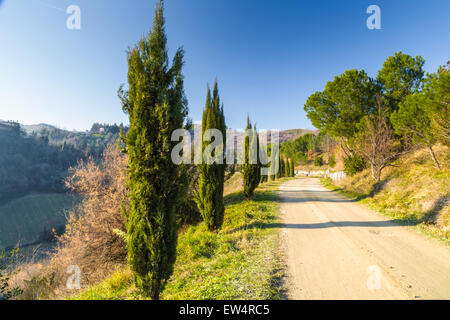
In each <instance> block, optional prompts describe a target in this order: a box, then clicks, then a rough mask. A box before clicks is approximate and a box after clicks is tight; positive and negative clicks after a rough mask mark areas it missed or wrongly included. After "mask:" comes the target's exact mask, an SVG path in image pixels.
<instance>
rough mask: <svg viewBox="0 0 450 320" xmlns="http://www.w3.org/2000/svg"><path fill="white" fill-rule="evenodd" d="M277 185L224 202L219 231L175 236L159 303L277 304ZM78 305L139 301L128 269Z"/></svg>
mask: <svg viewBox="0 0 450 320" xmlns="http://www.w3.org/2000/svg"><path fill="white" fill-rule="evenodd" d="M278 184H279V182H276V183H269V184H266V185H264V186H263V187H261V188H259V189H257V191H256V193H255V197H254V199H253V200H251V201H247V200H245V199H244V197H243V194H242V192H236V193H233V194H230V195H228V196H226V197H225V204H226V212H225V220H224V225H223V228H222V230H221V231H220V232H219V233H214V232H210V231H208V230H207V229H206V227H205V225H204V224H203V223H200V224H198V225H196V226H189V227H186V228H185V229H184V230H181V231H180V234H179V238H178V246H177V261H176V264H175V268H174V274H173V276H172V277H171V279H170V280H169V281H168V283H167V285H166V288H165V290H164V291H163V292H162V294H161V299H165V300H167V299H170V300H178V299H190V300H204V299H208V300H210V299H256V300H260V299H279V298H282V297H283V289H282V286H281V281H280V279H281V278H282V275H283V263H282V258H281V253H280V249H279V229H278V228H277V223H278V210H279V207H278V202H277V200H278V199H277V196H276V193H275V190H276V187H277V186H278ZM71 298H72V299H80V300H105V299H141V298H142V297H141V296H139V294H137V293H136V290H135V288H134V285H133V277H132V274H131V272H130V271H129V269H128V268H127V267H122V268H121V269H118V270H117V271H116V272H115V273H114V274H113V275H112V276H111V277H110V278H108V279H106V280H105V281H103V282H102V283H100V284H99V285H96V286H93V287H90V288H87V289H85V290H84V291H82V292H81V293H80V294H79V295H77V296H75V297H71Z"/></svg>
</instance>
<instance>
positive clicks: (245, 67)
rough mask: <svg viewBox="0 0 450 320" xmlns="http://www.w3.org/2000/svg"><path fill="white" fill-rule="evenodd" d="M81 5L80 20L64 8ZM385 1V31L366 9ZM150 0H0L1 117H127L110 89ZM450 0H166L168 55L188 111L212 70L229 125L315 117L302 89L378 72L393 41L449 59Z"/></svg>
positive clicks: (297, 122) (147, 22) (303, 121)
mask: <svg viewBox="0 0 450 320" xmlns="http://www.w3.org/2000/svg"><path fill="white" fill-rule="evenodd" d="M71 4H76V5H78V6H79V7H80V8H81V30H76V31H71V30H68V29H67V28H66V20H67V17H68V14H66V13H65V10H66V8H67V7H68V6H69V5H71ZM371 4H376V5H378V6H380V8H381V15H382V16H381V24H382V30H368V29H367V27H366V19H367V17H368V16H369V15H368V14H366V9H367V7H368V6H369V5H371ZM154 5H155V0H145V1H144V0H128V1H118V0H114V1H111V0H70V1H66V0H0V119H3V120H16V121H20V122H22V123H25V124H32V123H41V122H45V123H49V124H54V125H57V126H59V127H61V128H66V129H70V130H71V129H77V130H86V129H88V128H90V127H91V125H92V123H93V122H107V123H114V122H117V123H120V122H124V123H126V122H127V117H126V116H125V115H124V114H123V113H122V110H121V107H120V104H119V100H118V98H117V96H116V92H117V89H118V88H119V85H120V84H121V83H124V82H126V73H127V65H126V50H127V48H128V47H129V46H133V45H134V44H135V43H136V41H137V40H138V39H139V38H140V36H141V35H142V34H144V33H146V32H147V31H148V30H149V29H150V28H151V25H152V21H153V14H154ZM449 12H450V1H448V0H432V1H417V0H396V1H375V0H371V1H365V0H355V1H324V0H310V1H301V0H297V1H275V0H272V1H264V0H214V1H212V0H190V1H186V0H167V1H166V24H167V26H166V30H167V34H168V41H169V46H170V55H171V57H172V56H173V53H174V51H175V50H176V48H177V47H178V46H180V45H183V46H184V48H185V50H186V57H185V58H186V65H185V69H184V74H185V78H186V85H185V90H186V94H187V97H188V99H189V108H190V117H191V118H192V119H193V120H194V121H198V120H200V119H201V112H202V108H203V106H204V100H205V91H206V83H207V82H209V83H212V82H213V81H214V78H215V77H216V76H217V77H218V79H219V85H220V87H219V89H220V92H221V97H222V101H223V102H224V104H225V112H226V121H227V125H228V126H229V127H233V128H243V127H244V126H245V117H246V114H247V113H250V116H251V118H252V119H253V120H254V121H256V122H257V124H258V128H260V129H275V128H277V129H289V128H312V126H311V124H310V122H309V120H308V119H307V118H306V115H305V113H304V111H303V104H304V102H305V101H306V99H307V97H308V96H309V95H310V94H311V93H313V92H314V91H317V90H322V89H323V87H324V85H325V83H326V82H327V81H329V80H331V79H332V78H333V77H334V76H335V75H338V74H340V73H342V72H343V71H345V70H347V69H352V68H358V69H365V70H366V71H367V72H368V73H369V75H371V76H375V75H376V72H377V70H379V69H380V68H381V65H382V63H383V61H384V60H385V59H386V57H387V56H389V55H392V54H393V53H394V52H396V51H399V50H401V51H403V52H405V53H408V54H411V55H414V56H415V55H422V56H423V57H424V58H425V60H426V65H425V69H426V70H427V71H430V72H434V71H435V70H436V69H437V68H438V66H439V65H441V64H444V63H445V62H446V61H447V60H449V59H450V41H449V40H450V39H449V38H450V37H449V34H450V14H449Z"/></svg>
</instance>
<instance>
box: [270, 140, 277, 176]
mask: <svg viewBox="0 0 450 320" xmlns="http://www.w3.org/2000/svg"><path fill="white" fill-rule="evenodd" d="M272 146H273V145H272V144H270V145H268V146H267V150H268V156H269V159H270V167H269V175H270V181H275V179H276V176H277V174H276V162H277V161H278V156H277V154H276V152H275V151H274V150H273V149H272Z"/></svg>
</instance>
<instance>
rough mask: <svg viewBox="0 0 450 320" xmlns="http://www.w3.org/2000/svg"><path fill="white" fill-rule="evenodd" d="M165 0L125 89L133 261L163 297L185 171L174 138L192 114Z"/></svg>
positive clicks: (138, 276)
mask: <svg viewBox="0 0 450 320" xmlns="http://www.w3.org/2000/svg"><path fill="white" fill-rule="evenodd" d="M164 24H165V22H164V16H163V1H159V2H158V4H157V6H156V9H155V19H154V23H153V29H152V30H151V31H150V32H149V34H148V36H147V37H145V38H142V40H140V41H139V43H138V45H136V46H135V47H134V48H133V49H131V50H130V51H129V52H128V86H129V87H128V90H127V91H124V89H123V86H122V87H121V88H120V89H119V97H120V99H121V101H122V107H123V110H124V112H125V113H127V114H128V115H129V120H130V128H129V131H128V133H127V135H126V137H125V136H123V135H122V139H123V142H124V143H125V145H126V149H125V150H124V151H125V152H126V153H127V154H128V172H127V174H128V189H129V200H130V204H129V210H128V212H126V211H125V210H124V209H123V212H124V215H125V218H126V228H127V248H128V263H129V265H130V268H131V270H132V271H133V273H134V279H135V283H136V287H137V288H139V289H141V291H142V293H143V294H144V295H145V296H149V297H151V298H152V299H159V294H160V292H161V290H162V289H163V288H164V285H165V283H166V281H167V279H168V278H169V277H170V276H171V274H172V272H173V265H174V263H175V258H176V244H177V225H176V219H175V214H176V211H177V210H178V208H179V207H180V200H181V196H182V190H181V185H182V184H183V183H174V181H180V179H182V177H181V175H182V168H181V167H180V166H177V165H175V164H174V163H173V162H172V160H171V149H172V147H173V146H174V144H175V143H174V142H171V134H172V131H173V130H175V129H179V128H182V127H183V123H184V120H185V117H186V115H187V100H186V98H185V95H184V88H183V75H182V73H181V69H182V66H183V57H184V52H183V50H182V49H178V51H177V52H176V54H175V57H174V59H173V64H172V67H170V68H169V61H168V55H167V39H166V35H165V27H164Z"/></svg>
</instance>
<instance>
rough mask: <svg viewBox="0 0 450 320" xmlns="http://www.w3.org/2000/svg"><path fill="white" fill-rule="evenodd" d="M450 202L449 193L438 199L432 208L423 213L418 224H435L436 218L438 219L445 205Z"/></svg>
mask: <svg viewBox="0 0 450 320" xmlns="http://www.w3.org/2000/svg"><path fill="white" fill-rule="evenodd" d="M449 200H450V193H447V194H446V195H445V196H442V197H440V198H439V199H438V200H436V202H435V203H434V205H433V208H431V209H430V210H428V211H427V212H425V213H424V215H423V216H422V218H421V219H420V222H423V223H426V224H436V222H437V218H438V217H439V213H440V212H441V210H442V209H444V207H445V206H446V205H447V203H448V201H449Z"/></svg>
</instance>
